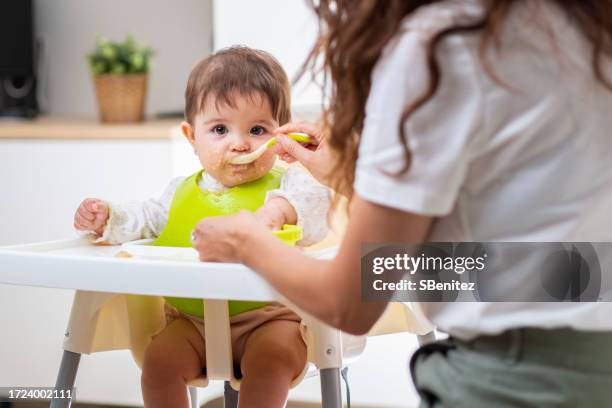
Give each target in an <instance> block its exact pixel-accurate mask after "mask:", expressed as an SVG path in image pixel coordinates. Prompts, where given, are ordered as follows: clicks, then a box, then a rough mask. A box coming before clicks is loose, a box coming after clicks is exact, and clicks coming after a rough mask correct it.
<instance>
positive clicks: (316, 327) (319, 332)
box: [51, 291, 435, 408]
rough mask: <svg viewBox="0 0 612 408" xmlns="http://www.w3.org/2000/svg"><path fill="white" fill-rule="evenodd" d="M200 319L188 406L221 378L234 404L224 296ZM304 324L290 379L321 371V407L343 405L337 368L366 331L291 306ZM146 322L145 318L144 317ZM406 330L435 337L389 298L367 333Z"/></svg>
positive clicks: (67, 354)
mask: <svg viewBox="0 0 612 408" xmlns="http://www.w3.org/2000/svg"><path fill="white" fill-rule="evenodd" d="M90 298H91V294H90V293H89V292H81V291H77V292H76V294H75V298H74V302H73V305H72V310H71V316H70V320H69V324H68V330H67V333H72V335H76V334H77V333H75V332H78V331H79V330H82V329H83V328H80V327H78V324H79V322H80V321H81V320H82V319H81V318H80V317H79V316H80V312H79V309H81V308H83V307H86V305H87V303H88V302H90V301H91V299H90ZM129 302H130V303H131V304H132V307H134V306H135V305H137V304H138V303H139V302H142V304H141V306H144V307H149V306H150V305H151V304H155V303H159V304H163V298H161V297H158V298H153V297H140V296H132V297H131V299H130V300H129ZM203 302H204V322H205V331H204V332H205V344H206V375H204V374H202V375H201V376H200V377H199V378H196V379H194V380H192V381H191V382H189V383H188V386H189V393H190V399H191V407H192V408H196V407H198V398H197V388H198V387H206V386H208V384H209V381H210V380H222V381H224V382H225V387H224V399H225V407H229V408H234V407H237V404H238V396H239V394H238V393H239V390H240V379H239V378H236V376H235V373H234V367H233V364H232V350H231V339H230V326H229V313H228V308H227V300H207V299H204V300H203ZM296 313H298V314H299V315H300V316H302V317H303V319H304V321H305V324H306V328H307V330H306V343H307V350H308V352H307V360H308V364H307V366H306V367H305V369H304V371H303V372H302V373H301V375H300V376H298V378H296V379H295V380H294V381H293V383H292V384H291V386H292V387H294V386H296V385H297V384H299V383H300V382H301V381H302V380H303V379H304V378H305V377H306V376H310V375H315V374H316V369H318V371H319V373H320V377H321V397H322V398H321V399H322V407H324V408H340V407H342V398H341V384H340V369H341V368H342V367H346V366H347V365H348V364H350V362H351V361H353V360H355V359H356V358H357V357H358V356H359V355H360V354H361V353H362V352H363V350H364V348H365V345H366V336H352V335H349V334H346V333H342V332H340V331H339V330H337V329H334V328H332V327H330V326H327V325H325V324H323V323H321V322H320V321H318V320H316V319H313V318H312V317H309V316H308V315H306V314H304V313H303V312H301V311H300V310H299V309H296ZM145 324H146V323H145ZM405 331H410V332H413V333H415V334H417V337H418V339H419V343H420V344H424V343H426V342H430V341H432V340H435V336H434V335H433V331H432V326H430V325H429V324H428V323H427V322H424V321H420V320H418V319H417V318H416V317H415V315H414V314H413V313H412V311H411V310H410V309H409V308H408V307H407V306H406V305H404V304H402V303H391V304H389V307H388V308H387V310H386V311H385V313H384V314H383V316H382V317H381V319H379V321H378V322H377V323H376V325H375V326H374V327H373V328H372V330H371V331H370V333H368V335H369V336H377V335H384V334H391V333H398V332H405ZM145 348H146V345H145V344H142V345H141V346H139V347H133V348H132V349H131V351H132V355H133V357H134V360H135V361H136V363H137V364H138V366H139V367H142V358H143V355H144V349H145ZM80 356H81V354H80V353H77V352H73V351H70V350H68V349H66V348H65V349H64V354H63V356H62V362H61V366H60V369H59V373H58V377H57V382H56V385H55V388H56V389H58V390H60V389H64V390H65V389H72V388H73V386H74V382H75V379H76V372H77V369H78V364H79V361H80ZM51 407H52V408H59V407H62V408H63V407H70V400H66V399H64V400H57V401H53V402H52V403H51Z"/></svg>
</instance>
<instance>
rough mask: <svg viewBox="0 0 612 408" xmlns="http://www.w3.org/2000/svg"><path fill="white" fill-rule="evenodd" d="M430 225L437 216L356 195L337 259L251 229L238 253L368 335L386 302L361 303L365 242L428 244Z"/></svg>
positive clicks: (295, 297)
mask: <svg viewBox="0 0 612 408" xmlns="http://www.w3.org/2000/svg"><path fill="white" fill-rule="evenodd" d="M431 224H432V217H429V216H421V215H416V214H411V213H407V212H404V211H400V210H395V209H392V208H389V207H384V206H381V205H378V204H373V203H370V202H368V201H365V200H362V199H361V198H359V196H357V195H355V196H354V198H353V200H352V205H351V214H350V219H349V223H348V226H347V230H346V235H345V237H344V240H343V242H342V245H341V247H340V249H339V252H338V254H337V256H336V258H335V259H333V260H319V259H313V258H311V257H309V256H306V255H304V254H302V253H301V252H300V251H299V250H297V249H295V248H290V247H287V246H286V245H285V244H283V243H282V242H280V241H279V240H278V239H276V238H274V237H273V236H271V235H270V234H269V233H268V232H266V231H263V233H262V230H257V231H253V230H252V229H251V231H250V232H249V233H245V234H243V235H242V236H241V237H240V238H239V241H240V242H241V244H240V245H239V250H238V257H239V259H240V260H241V261H242V263H244V264H245V265H247V266H249V267H250V268H252V269H254V270H255V271H257V272H259V273H260V274H261V275H262V276H264V277H265V278H266V279H267V280H268V281H269V282H270V284H271V285H272V286H274V288H275V289H276V290H278V291H279V292H280V293H282V294H283V295H284V296H285V297H286V298H287V299H289V300H290V301H291V302H292V303H294V304H295V305H297V306H298V307H300V308H301V309H303V310H304V311H306V312H307V313H310V314H312V315H313V316H315V317H317V318H318V319H320V320H322V321H323V322H325V323H327V324H330V325H332V326H334V327H337V328H339V329H341V330H343V331H346V332H349V333H354V334H363V333H366V332H367V331H368V330H369V329H370V328H371V327H372V326H373V325H374V323H375V322H376V320H377V319H378V318H379V317H380V315H381V314H382V313H383V311H384V309H385V307H386V304H385V303H384V302H362V301H361V272H360V261H361V245H362V243H364V242H423V241H424V240H425V239H426V237H427V235H428V232H429V229H430V227H431Z"/></svg>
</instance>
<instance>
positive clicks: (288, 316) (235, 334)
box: [166, 302, 306, 364]
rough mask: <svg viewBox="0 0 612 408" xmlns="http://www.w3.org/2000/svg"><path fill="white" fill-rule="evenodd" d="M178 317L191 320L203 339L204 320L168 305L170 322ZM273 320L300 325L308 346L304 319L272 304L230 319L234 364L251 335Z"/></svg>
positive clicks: (167, 312)
mask: <svg viewBox="0 0 612 408" xmlns="http://www.w3.org/2000/svg"><path fill="white" fill-rule="evenodd" d="M177 317H183V318H185V319H187V320H189V321H190V322H191V323H193V325H194V326H195V327H196V329H197V330H198V332H200V335H201V336H202V339H205V338H206V337H205V336H204V319H202V318H201V317H198V316H193V315H190V314H187V313H183V312H180V311H178V310H176V309H175V308H174V307H172V306H171V305H169V304H168V303H166V318H167V319H168V322H170V321H171V320H173V319H174V318H177ZM273 320H289V321H292V322H296V323H297V324H300V333H301V337H302V340H303V341H304V344H306V337H305V330H304V329H305V327H304V326H303V325H302V324H301V321H302V319H301V318H300V317H299V316H298V315H297V314H295V312H293V311H292V310H291V309H289V308H288V307H287V306H285V305H283V304H281V303H278V302H272V303H270V304H269V305H266V306H264V307H262V308H259V309H255V310H249V311H248V312H244V313H240V314H237V315H235V316H231V317H230V336H231V339H232V355H233V359H234V364H239V363H240V359H241V357H242V355H243V354H244V346H245V344H246V340H247V338H248V337H249V334H250V333H251V332H252V331H253V330H255V329H256V328H258V327H259V326H261V325H262V324H264V323H267V322H269V321H273Z"/></svg>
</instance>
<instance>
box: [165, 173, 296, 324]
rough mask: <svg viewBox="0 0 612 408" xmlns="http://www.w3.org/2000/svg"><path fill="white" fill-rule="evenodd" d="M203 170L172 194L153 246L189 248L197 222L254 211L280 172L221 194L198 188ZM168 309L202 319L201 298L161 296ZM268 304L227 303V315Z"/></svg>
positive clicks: (261, 202)
mask: <svg viewBox="0 0 612 408" xmlns="http://www.w3.org/2000/svg"><path fill="white" fill-rule="evenodd" d="M203 172H204V170H200V171H198V172H197V173H195V174H193V175H192V176H190V177H188V178H187V179H185V180H184V181H183V182H182V183H181V184H180V185H179V187H178V188H177V189H176V192H175V193H174V197H173V198H172V203H171V204H170V211H169V212H168V221H167V222H166V226H165V227H164V229H163V230H162V232H161V234H160V235H159V236H158V237H157V239H156V240H155V241H154V242H153V245H156V246H169V247H191V246H192V244H191V232H192V231H193V229H194V228H195V226H196V224H197V223H198V221H200V220H201V219H202V218H206V217H214V216H219V215H231V214H234V213H237V212H238V211H240V210H249V211H253V212H254V211H255V210H257V209H258V208H259V207H261V206H262V205H263V204H264V200H265V198H266V193H267V192H268V191H269V190H274V189H277V188H278V187H279V186H280V180H281V177H282V175H283V172H284V170H283V169H282V168H279V167H273V168H272V170H270V172H269V173H268V174H266V175H265V176H263V177H260V178H259V179H257V180H253V181H250V182H248V183H244V184H241V185H239V186H235V187H231V188H229V189H228V190H226V191H224V192H221V193H214V192H206V191H202V189H201V188H200V187H199V186H198V181H199V180H200V178H201V177H202V173H203ZM165 299H166V301H167V302H168V303H170V304H171V305H172V306H174V307H176V308H177V309H178V310H180V311H182V312H183V313H187V314H190V315H194V316H199V317H203V316H204V305H203V304H202V299H188V298H177V297H171V296H165ZM268 303H269V302H246V301H229V302H228V307H229V313H230V316H233V315H237V314H239V313H243V312H246V311H249V310H253V309H257V308H260V307H262V306H265V305H267V304H268Z"/></svg>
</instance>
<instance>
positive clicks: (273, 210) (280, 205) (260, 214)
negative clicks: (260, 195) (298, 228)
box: [255, 197, 297, 231]
mask: <svg viewBox="0 0 612 408" xmlns="http://www.w3.org/2000/svg"><path fill="white" fill-rule="evenodd" d="M255 216H256V217H257V219H258V220H259V221H261V222H263V223H264V225H266V227H268V228H270V229H271V230H272V231H276V230H279V229H281V227H282V226H283V225H284V224H295V223H297V215H296V213H295V210H294V209H293V206H292V205H291V204H290V203H289V201H287V200H286V199H284V198H283V197H274V198H273V199H271V200H270V201H268V202H267V203H265V204H264V205H263V206H261V207H260V208H259V209H258V210H257V211H255Z"/></svg>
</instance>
